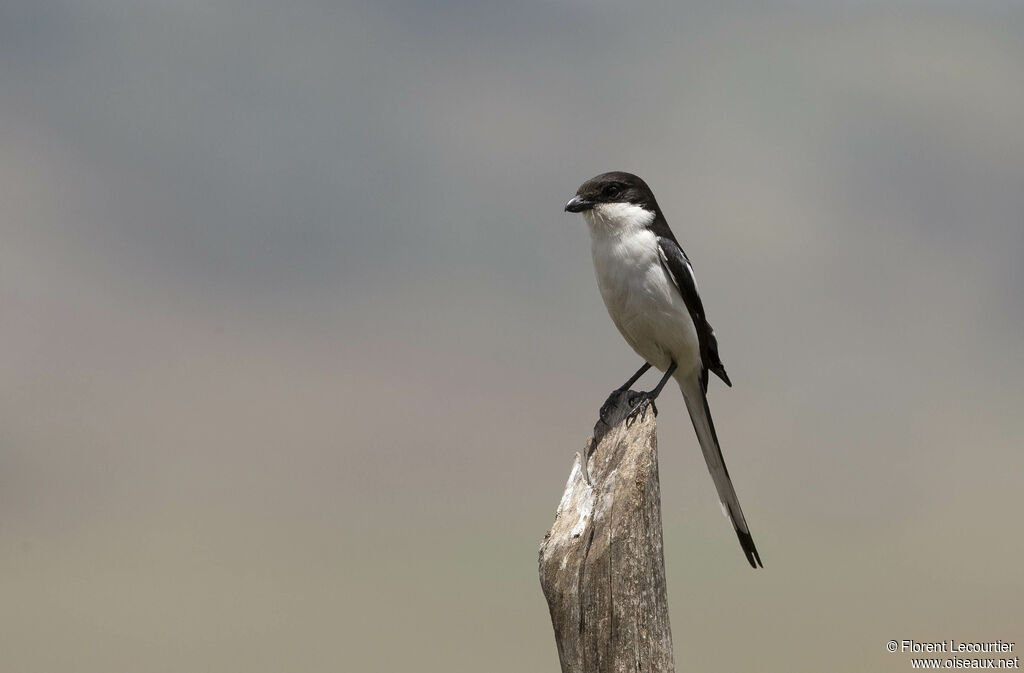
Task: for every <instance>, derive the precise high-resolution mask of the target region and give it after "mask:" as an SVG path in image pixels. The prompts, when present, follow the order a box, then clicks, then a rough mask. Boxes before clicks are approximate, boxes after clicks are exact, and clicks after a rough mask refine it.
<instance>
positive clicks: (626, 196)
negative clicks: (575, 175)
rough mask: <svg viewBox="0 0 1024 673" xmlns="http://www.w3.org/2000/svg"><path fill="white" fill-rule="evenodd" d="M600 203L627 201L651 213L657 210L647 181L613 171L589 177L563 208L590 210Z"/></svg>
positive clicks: (571, 211)
mask: <svg viewBox="0 0 1024 673" xmlns="http://www.w3.org/2000/svg"><path fill="white" fill-rule="evenodd" d="M602 203H629V204H632V205H634V206H639V207H641V208H643V209H644V210H647V211H650V212H652V213H656V212H658V202H657V201H655V200H654V192H652V191H651V188H650V187H648V186H647V183H646V182H644V181H643V180H641V179H640V178H638V177H637V176H635V175H633V174H632V173H623V172H621V171H614V172H612V173H602V174H601V175H598V176H597V177H594V178H590V179H589V180H587V181H586V182H584V183H583V184H582V185H580V188H579V189H578V190H576V196H574V197H573V198H572V199H571V200H570V201H569V203H567V204H565V209H566V210H567V211H568V212H570V213H581V212H583V211H586V210H591V209H592V208H594V207H595V206H597V205H599V204H602Z"/></svg>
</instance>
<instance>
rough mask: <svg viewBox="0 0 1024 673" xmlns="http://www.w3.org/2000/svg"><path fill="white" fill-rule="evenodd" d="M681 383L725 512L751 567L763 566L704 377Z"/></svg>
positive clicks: (694, 427) (680, 386)
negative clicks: (720, 438) (724, 452)
mask: <svg viewBox="0 0 1024 673" xmlns="http://www.w3.org/2000/svg"><path fill="white" fill-rule="evenodd" d="M678 382H679V389H680V390H681V391H682V393H683V398H684V399H685V400H686V409H687V411H689V412H690V420H691V421H693V429H694V430H695V431H696V432H697V440H698V441H699V442H700V448H701V451H702V452H703V453H704V460H705V462H707V464H708V471H709V472H711V478H712V480H714V482H715V489H716V490H717V491H718V497H719V499H720V500H721V502H722V511H723V512H724V513H725V515H726V516H727V517H729V521H730V522H731V523H732V527H733V529H734V530H735V531H736V536H737V537H738V538H739V540H740V547H742V548H743V553H744V554H745V555H746V557H747V562H748V563H750V567H752V568H758V567H762V568H763V567H764V566H763V565H762V563H761V556H760V555H759V554H758V553H757V547H755V546H754V539H753V537H751V535H750V528H748V527H747V520H746V518H745V517H744V516H743V510H742V509H741V508H740V501H739V498H738V497H737V495H736V489H735V488H733V485H732V479H731V478H730V477H729V470H728V469H727V468H726V466H725V458H724V457H723V456H722V449H721V447H720V446H719V444H718V434H717V433H716V432H715V424H714V421H712V420H711V410H710V409H709V408H708V398H707V395H706V394H705V393H704V387H703V386H702V385H701V380H700V378H699V377H693V378H679V379H678Z"/></svg>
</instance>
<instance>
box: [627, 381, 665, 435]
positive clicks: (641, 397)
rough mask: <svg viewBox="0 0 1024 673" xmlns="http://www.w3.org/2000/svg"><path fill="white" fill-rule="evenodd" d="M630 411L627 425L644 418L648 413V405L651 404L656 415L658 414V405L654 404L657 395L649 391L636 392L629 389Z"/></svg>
mask: <svg viewBox="0 0 1024 673" xmlns="http://www.w3.org/2000/svg"><path fill="white" fill-rule="evenodd" d="M629 394H630V397H629V413H628V414H626V427H627V428H628V427H629V426H631V425H633V423H634V422H636V421H637V419H639V420H643V418H644V414H646V413H647V407H648V405H650V407H651V411H653V412H654V415H655V416H657V415H658V407H657V405H655V404H654V399H655V398H656V397H657V396H656V395H653V394H651V393H649V392H640V393H635V392H633V391H632V390H631V391H629Z"/></svg>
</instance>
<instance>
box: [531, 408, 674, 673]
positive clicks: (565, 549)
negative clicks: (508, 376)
mask: <svg viewBox="0 0 1024 673" xmlns="http://www.w3.org/2000/svg"><path fill="white" fill-rule="evenodd" d="M645 404H646V403H645ZM624 406H625V405H624V404H623V405H620V406H619V407H616V409H615V411H614V412H613V414H612V418H611V419H610V421H609V425H605V424H604V423H602V422H599V423H598V424H597V426H596V427H595V428H594V437H593V438H591V439H590V441H589V442H588V443H587V446H586V449H585V452H584V457H583V459H582V460H581V457H580V455H579V454H577V455H576V461H575V462H574V464H573V466H572V471H571V472H570V474H569V480H568V483H566V486H565V493H564V494H563V495H562V500H561V502H560V503H559V505H558V510H557V512H556V513H555V522H554V524H553V525H552V526H551V530H550V531H549V532H548V534H547V535H546V536H545V537H544V541H543V542H542V543H541V546H540V560H539V566H540V583H541V587H542V588H543V590H544V597H545V598H546V599H547V602H548V608H549V610H550V612H551V623H552V626H553V627H554V631H555V642H556V644H557V646H558V658H559V661H560V662H561V666H562V673H611V672H615V673H624V672H625V671H630V672H631V673H640V672H642V673H671V672H672V671H674V670H675V664H674V661H673V656H672V632H671V629H670V627H669V617H668V596H667V591H666V587H665V560H664V550H663V547H662V531H661V489H660V486H659V483H658V444H657V437H656V432H655V431H656V423H655V414H654V413H653V411H652V410H651V409H650V408H647V409H646V410H645V412H644V414H643V416H639V417H637V418H636V419H635V420H634V421H633V422H632V423H627V422H626V421H625V420H624V419H623V415H624V408H623V407H624ZM588 473H589V483H588V479H587V476H588Z"/></svg>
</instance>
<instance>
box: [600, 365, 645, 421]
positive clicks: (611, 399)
mask: <svg viewBox="0 0 1024 673" xmlns="http://www.w3.org/2000/svg"><path fill="white" fill-rule="evenodd" d="M650 368H651V363H649V362H645V363H644V366H643V367H641V368H640V369H638V370H637V372H636V374H633V376H631V377H630V379H629V380H628V381H626V382H625V383H623V384H622V385H621V386H619V387H618V388H616V389H615V390H613V391H612V394H611V395H609V396H608V399H606V400H605V401H604V404H602V405H601V411H600V412H599V413H600V415H601V420H606V419H607V418H608V414H610V413H611V411H612V409H613V408H615V405H616V403H617V402H618V401H619V396H620V395H621V394H622V393H624V392H626V391H627V390H629V387H630V386H631V385H633V384H634V383H636V382H637V379H639V378H640V377H641V376H643V375H644V374H645V373H646V372H647V370H648V369H650Z"/></svg>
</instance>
